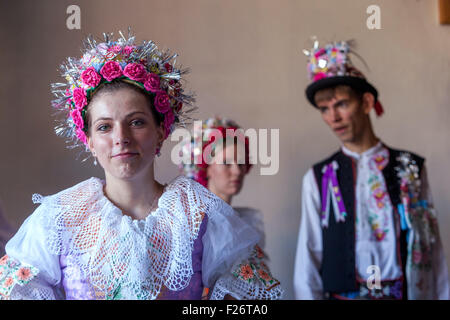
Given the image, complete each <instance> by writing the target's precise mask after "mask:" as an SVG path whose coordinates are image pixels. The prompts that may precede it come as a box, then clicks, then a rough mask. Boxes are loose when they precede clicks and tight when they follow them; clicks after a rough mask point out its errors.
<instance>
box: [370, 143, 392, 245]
mask: <svg viewBox="0 0 450 320" xmlns="http://www.w3.org/2000/svg"><path fill="white" fill-rule="evenodd" d="M388 162H389V152H388V150H386V149H383V150H382V151H381V152H379V153H377V154H375V155H374V156H373V157H372V158H371V160H370V161H369V169H370V175H369V180H368V181H367V183H368V185H369V188H370V192H371V194H372V197H371V198H370V200H369V206H368V209H369V217H368V219H369V224H370V226H371V229H372V232H373V236H374V238H375V240H376V241H383V240H384V239H385V238H386V235H387V234H388V232H389V228H388V223H389V218H390V217H389V215H390V212H391V210H392V205H391V202H390V199H389V195H388V193H387V190H386V183H385V181H384V178H383V174H382V172H381V171H382V170H383V169H384V168H385V167H386V165H387V164H388Z"/></svg>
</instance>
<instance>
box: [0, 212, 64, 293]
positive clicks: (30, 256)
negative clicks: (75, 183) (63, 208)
mask: <svg viewBox="0 0 450 320" xmlns="http://www.w3.org/2000/svg"><path fill="white" fill-rule="evenodd" d="M45 214H46V206H45V205H44V204H42V205H40V206H39V207H38V208H37V209H36V210H35V211H34V212H33V214H32V215H30V216H29V217H28V218H27V219H26V220H25V222H24V223H23V224H22V226H21V227H20V229H19V231H18V232H17V233H16V234H15V235H14V237H13V238H12V239H11V240H10V241H9V242H8V243H7V244H6V255H5V256H3V258H1V260H0V299H11V300H22V299H24V300H29V299H31V300H53V299H58V298H61V297H62V294H63V293H62V290H61V285H60V280H61V268H60V265H59V256H58V255H55V254H52V253H50V252H49V250H48V248H47V246H46V241H45V239H46V230H45V228H44V224H43V222H42V218H43V215H45Z"/></svg>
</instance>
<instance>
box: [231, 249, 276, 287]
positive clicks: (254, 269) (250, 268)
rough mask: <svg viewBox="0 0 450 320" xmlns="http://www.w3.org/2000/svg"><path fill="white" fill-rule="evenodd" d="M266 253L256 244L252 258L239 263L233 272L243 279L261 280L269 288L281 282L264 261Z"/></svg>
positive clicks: (248, 280) (249, 281) (247, 280)
mask: <svg viewBox="0 0 450 320" xmlns="http://www.w3.org/2000/svg"><path fill="white" fill-rule="evenodd" d="M265 257H266V255H265V253H264V251H263V250H262V249H261V248H260V247H259V246H258V245H255V248H254V249H253V252H252V254H251V256H250V258H249V259H248V260H247V261H244V262H242V263H240V264H238V265H237V267H236V268H235V269H234V270H233V271H232V274H233V275H234V276H235V277H236V278H239V279H241V280H243V281H246V282H248V283H252V282H257V281H259V282H261V283H263V284H264V286H265V288H266V289H267V290H270V289H272V288H273V287H275V286H277V285H279V284H280V282H279V281H278V280H277V279H275V278H274V277H273V276H272V274H271V272H270V270H269V268H268V267H267V265H266V264H265V263H264V261H263V259H265Z"/></svg>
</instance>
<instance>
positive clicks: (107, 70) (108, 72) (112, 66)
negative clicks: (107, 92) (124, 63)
mask: <svg viewBox="0 0 450 320" xmlns="http://www.w3.org/2000/svg"><path fill="white" fill-rule="evenodd" d="M100 74H101V75H102V76H103V78H105V79H106V80H107V81H112V80H114V79H116V78H118V77H120V76H122V68H121V67H120V65H119V63H118V62H116V61H108V62H106V63H105V64H104V65H103V67H102V68H101V69H100Z"/></svg>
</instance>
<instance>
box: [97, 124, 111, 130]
mask: <svg viewBox="0 0 450 320" xmlns="http://www.w3.org/2000/svg"><path fill="white" fill-rule="evenodd" d="M108 129H109V125H108V124H101V125H99V126H98V127H97V131H106V130H108Z"/></svg>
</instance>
